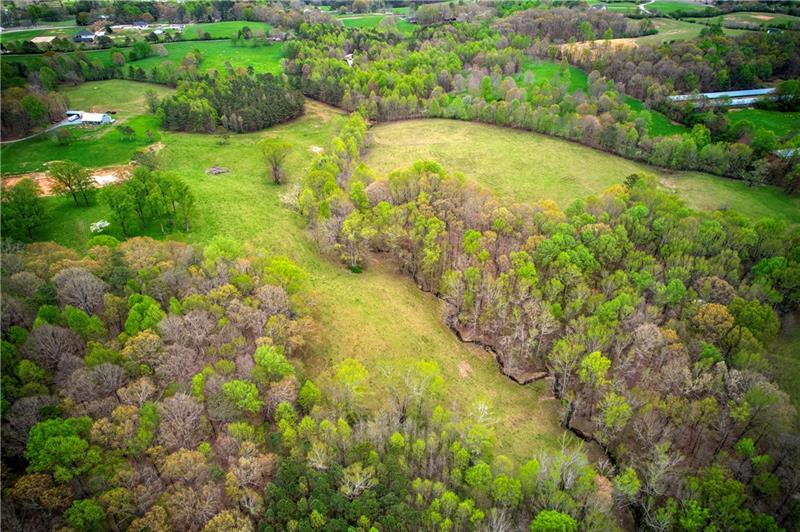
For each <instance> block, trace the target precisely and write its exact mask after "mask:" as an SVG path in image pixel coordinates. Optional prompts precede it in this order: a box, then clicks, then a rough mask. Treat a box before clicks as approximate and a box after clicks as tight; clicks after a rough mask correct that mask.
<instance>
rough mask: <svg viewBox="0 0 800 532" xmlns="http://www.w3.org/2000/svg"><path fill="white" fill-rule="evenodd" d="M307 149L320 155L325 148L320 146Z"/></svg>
mask: <svg viewBox="0 0 800 532" xmlns="http://www.w3.org/2000/svg"><path fill="white" fill-rule="evenodd" d="M308 149H309V150H311V153H322V152H324V151H325V148H323V147H322V146H309V147H308Z"/></svg>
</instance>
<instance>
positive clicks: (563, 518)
mask: <svg viewBox="0 0 800 532" xmlns="http://www.w3.org/2000/svg"><path fill="white" fill-rule="evenodd" d="M577 530H578V522H577V521H576V520H575V519H574V518H573V517H571V516H570V515H568V514H565V513H562V512H559V511H557V510H542V511H541V512H539V513H538V514H536V517H534V518H533V521H531V532H576V531H577Z"/></svg>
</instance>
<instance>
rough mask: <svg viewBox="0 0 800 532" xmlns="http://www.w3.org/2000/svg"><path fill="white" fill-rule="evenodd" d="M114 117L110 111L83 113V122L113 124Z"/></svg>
mask: <svg viewBox="0 0 800 532" xmlns="http://www.w3.org/2000/svg"><path fill="white" fill-rule="evenodd" d="M113 122H114V119H113V118H111V116H109V114H108V113H81V124H90V125H100V124H111V123H113Z"/></svg>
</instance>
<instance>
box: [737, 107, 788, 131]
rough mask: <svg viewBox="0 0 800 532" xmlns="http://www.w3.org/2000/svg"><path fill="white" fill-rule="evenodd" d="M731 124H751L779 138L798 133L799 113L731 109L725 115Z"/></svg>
mask: <svg viewBox="0 0 800 532" xmlns="http://www.w3.org/2000/svg"><path fill="white" fill-rule="evenodd" d="M727 116H728V118H729V119H730V121H731V122H732V123H734V124H735V123H736V122H743V121H745V120H747V121H749V122H752V123H753V125H754V126H756V127H760V128H764V129H769V130H772V131H774V132H775V134H776V135H778V136H779V137H783V136H786V135H789V134H797V133H800V112H793V113H792V112H787V113H783V112H781V111H767V110H765V109H739V110H734V109H731V110H729V111H728V114H727Z"/></svg>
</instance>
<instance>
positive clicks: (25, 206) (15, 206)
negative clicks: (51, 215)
mask: <svg viewBox="0 0 800 532" xmlns="http://www.w3.org/2000/svg"><path fill="white" fill-rule="evenodd" d="M41 194H42V191H41V189H40V188H39V185H37V184H36V182H34V181H33V180H32V179H30V178H27V177H26V178H25V179H22V180H20V181H19V183H17V184H16V185H14V186H13V187H11V188H10V189H8V190H4V191H3V199H2V211H3V216H2V225H3V233H4V234H5V235H7V236H10V237H12V238H16V239H20V240H23V239H33V232H34V230H35V229H36V228H37V227H39V226H40V225H41V224H42V222H44V218H45V214H44V205H43V203H42V200H41V198H40V196H41Z"/></svg>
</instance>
